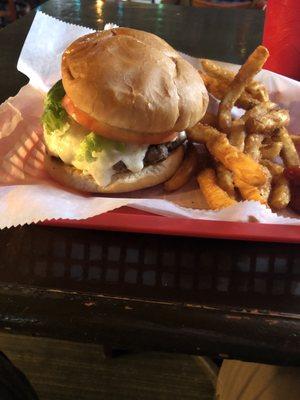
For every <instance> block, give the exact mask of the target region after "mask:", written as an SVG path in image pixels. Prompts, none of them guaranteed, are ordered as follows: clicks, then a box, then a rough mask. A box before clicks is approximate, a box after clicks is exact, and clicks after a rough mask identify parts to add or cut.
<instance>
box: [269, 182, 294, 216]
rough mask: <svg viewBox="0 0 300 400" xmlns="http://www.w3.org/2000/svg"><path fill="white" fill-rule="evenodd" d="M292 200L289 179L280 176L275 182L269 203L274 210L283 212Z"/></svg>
mask: <svg viewBox="0 0 300 400" xmlns="http://www.w3.org/2000/svg"><path fill="white" fill-rule="evenodd" d="M290 200H291V191H290V187H289V183H288V181H287V179H286V178H285V177H284V176H283V175H280V177H279V178H278V179H276V181H275V182H274V186H273V188H272V191H271V195H270V199H269V203H270V206H271V207H272V208H275V209H276V210H282V209H283V208H286V207H287V206H288V204H289V202H290Z"/></svg>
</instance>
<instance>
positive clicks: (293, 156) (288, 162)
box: [276, 128, 300, 167]
mask: <svg viewBox="0 0 300 400" xmlns="http://www.w3.org/2000/svg"><path fill="white" fill-rule="evenodd" d="M276 139H277V140H279V141H281V142H282V150H281V153H280V155H281V157H282V159H283V161H284V165H285V166H286V167H298V166H299V165H300V159H299V154H298V153H297V150H296V147H295V145H294V142H293V140H292V138H291V137H290V135H289V133H288V131H287V130H286V128H281V129H279V130H278V132H277V135H276Z"/></svg>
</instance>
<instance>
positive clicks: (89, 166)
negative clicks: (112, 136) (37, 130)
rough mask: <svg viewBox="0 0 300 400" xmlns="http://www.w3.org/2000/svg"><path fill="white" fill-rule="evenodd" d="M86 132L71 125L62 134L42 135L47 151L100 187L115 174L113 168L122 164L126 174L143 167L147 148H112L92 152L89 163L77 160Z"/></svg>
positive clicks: (143, 146) (76, 125)
mask: <svg viewBox="0 0 300 400" xmlns="http://www.w3.org/2000/svg"><path fill="white" fill-rule="evenodd" d="M88 133H89V132H87V131H86V130H84V128H82V127H81V126H80V125H78V124H77V123H73V122H72V123H71V124H70V125H68V126H67V127H66V128H65V129H63V131H61V132H53V133H50V134H48V133H46V134H45V142H46V145H47V148H48V150H49V152H50V153H51V154H52V155H54V156H56V157H59V158H60V159H61V160H62V161H63V162H64V163H66V164H70V165H73V166H74V167H75V168H77V169H79V170H81V171H83V173H85V174H89V175H91V176H92V177H93V178H94V180H95V181H96V182H97V184H98V185H100V186H107V185H109V184H110V182H111V180H112V176H113V175H114V174H115V173H116V171H115V170H114V169H113V166H114V165H115V164H117V163H118V162H119V161H123V162H124V164H125V165H126V167H127V168H128V169H129V171H132V172H139V171H141V170H142V169H143V168H144V162H143V160H144V158H145V155H146V152H147V148H148V145H135V144H125V148H124V149H122V151H118V150H116V149H115V148H111V149H103V150H102V151H100V152H94V153H93V158H94V159H95V160H94V161H92V162H88V161H86V160H82V159H78V158H77V157H76V156H77V152H78V150H79V146H80V143H81V142H82V141H83V140H84V138H85V137H86V135H87V134H88Z"/></svg>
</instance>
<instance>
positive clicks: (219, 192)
mask: <svg viewBox="0 0 300 400" xmlns="http://www.w3.org/2000/svg"><path fill="white" fill-rule="evenodd" d="M197 181H198V184H199V187H200V189H201V191H202V193H203V195H204V197H205V200H206V202H207V204H208V206H209V208H211V209H213V210H219V209H221V208H225V207H229V206H231V205H232V204H235V203H236V201H235V200H233V199H232V198H230V197H229V195H228V194H227V193H226V192H225V191H224V190H223V189H221V188H220V186H218V185H217V178H216V174H215V171H214V170H213V169H212V168H206V169H204V170H203V171H201V172H200V174H199V175H198V177H197Z"/></svg>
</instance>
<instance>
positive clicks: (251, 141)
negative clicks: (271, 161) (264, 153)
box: [245, 134, 264, 161]
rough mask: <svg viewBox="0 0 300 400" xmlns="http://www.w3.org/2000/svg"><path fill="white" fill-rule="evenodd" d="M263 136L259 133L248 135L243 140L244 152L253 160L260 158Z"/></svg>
mask: <svg viewBox="0 0 300 400" xmlns="http://www.w3.org/2000/svg"><path fill="white" fill-rule="evenodd" d="M263 139H264V137H263V136H262V135H259V134H253V135H248V136H247V137H246V140H245V153H246V154H248V155H249V156H250V157H252V158H253V160H254V161H259V160H260V158H261V152H260V146H261V144H262V141H263Z"/></svg>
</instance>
